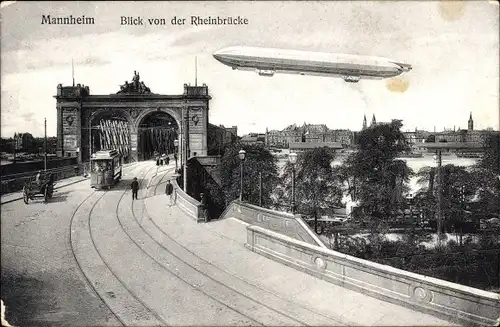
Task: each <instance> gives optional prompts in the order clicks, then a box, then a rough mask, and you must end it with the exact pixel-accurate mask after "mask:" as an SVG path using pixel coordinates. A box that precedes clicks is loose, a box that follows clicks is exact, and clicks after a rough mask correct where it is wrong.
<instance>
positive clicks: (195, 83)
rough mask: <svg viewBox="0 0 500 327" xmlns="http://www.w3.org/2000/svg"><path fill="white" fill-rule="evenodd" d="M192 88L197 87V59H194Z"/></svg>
mask: <svg viewBox="0 0 500 327" xmlns="http://www.w3.org/2000/svg"><path fill="white" fill-rule="evenodd" d="M194 86H198V57H196V56H195V57H194Z"/></svg>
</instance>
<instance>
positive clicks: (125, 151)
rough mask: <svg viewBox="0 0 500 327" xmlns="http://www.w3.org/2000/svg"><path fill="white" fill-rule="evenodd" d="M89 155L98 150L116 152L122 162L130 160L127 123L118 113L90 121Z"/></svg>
mask: <svg viewBox="0 0 500 327" xmlns="http://www.w3.org/2000/svg"><path fill="white" fill-rule="evenodd" d="M90 146H91V153H94V152H96V151H100V150H113V149H114V150H117V151H118V152H119V153H120V155H121V156H122V162H124V163H128V162H130V160H131V153H130V129H129V122H128V120H127V118H126V117H124V116H123V115H122V114H120V113H119V112H112V113H105V114H101V115H98V116H96V117H94V118H93V119H92V121H91V135H90Z"/></svg>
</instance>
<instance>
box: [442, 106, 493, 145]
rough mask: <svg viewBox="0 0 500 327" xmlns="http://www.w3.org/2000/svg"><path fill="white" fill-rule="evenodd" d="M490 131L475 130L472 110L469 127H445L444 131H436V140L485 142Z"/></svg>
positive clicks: (468, 122)
mask: <svg viewBox="0 0 500 327" xmlns="http://www.w3.org/2000/svg"><path fill="white" fill-rule="evenodd" d="M488 133H489V131H488V130H474V119H473V118H472V112H471V113H470V115H469V120H468V121H467V129H466V130H465V129H460V128H458V130H455V128H453V129H449V130H446V129H444V130H443V131H442V132H438V133H434V135H435V140H436V142H457V143H463V142H467V143H481V144H482V143H484V141H485V138H486V135H487V134H488Z"/></svg>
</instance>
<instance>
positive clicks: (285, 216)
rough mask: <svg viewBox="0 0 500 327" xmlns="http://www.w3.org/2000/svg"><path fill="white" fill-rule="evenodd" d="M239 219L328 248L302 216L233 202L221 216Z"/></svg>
mask: <svg viewBox="0 0 500 327" xmlns="http://www.w3.org/2000/svg"><path fill="white" fill-rule="evenodd" d="M231 217H233V218H238V219H240V220H242V221H244V222H246V223H248V224H250V225H256V226H260V227H263V228H267V229H269V230H272V231H275V232H277V233H281V234H283V235H287V236H289V237H293V238H294V239H296V240H300V241H303V242H306V243H309V244H313V245H317V246H319V247H322V248H325V249H326V248H327V247H326V246H325V245H324V244H323V242H321V240H320V239H319V238H318V236H317V235H316V234H315V233H314V232H313V231H312V230H311V229H310V228H309V226H308V225H307V224H306V222H305V221H304V220H303V219H302V217H301V216H300V215H292V214H289V213H286V212H280V211H274V210H270V209H266V208H261V207H259V206H255V205H252V204H249V203H244V202H240V201H233V202H231V204H230V205H229V207H227V208H226V210H225V211H224V213H223V214H222V215H221V217H220V218H221V219H223V218H231Z"/></svg>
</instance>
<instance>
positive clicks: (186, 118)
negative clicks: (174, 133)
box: [183, 107, 189, 193]
mask: <svg viewBox="0 0 500 327" xmlns="http://www.w3.org/2000/svg"><path fill="white" fill-rule="evenodd" d="M184 126H185V127H184V178H183V180H184V192H186V193H187V178H188V176H187V174H188V169H187V166H188V159H189V108H187V107H186V108H185V114H184Z"/></svg>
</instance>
